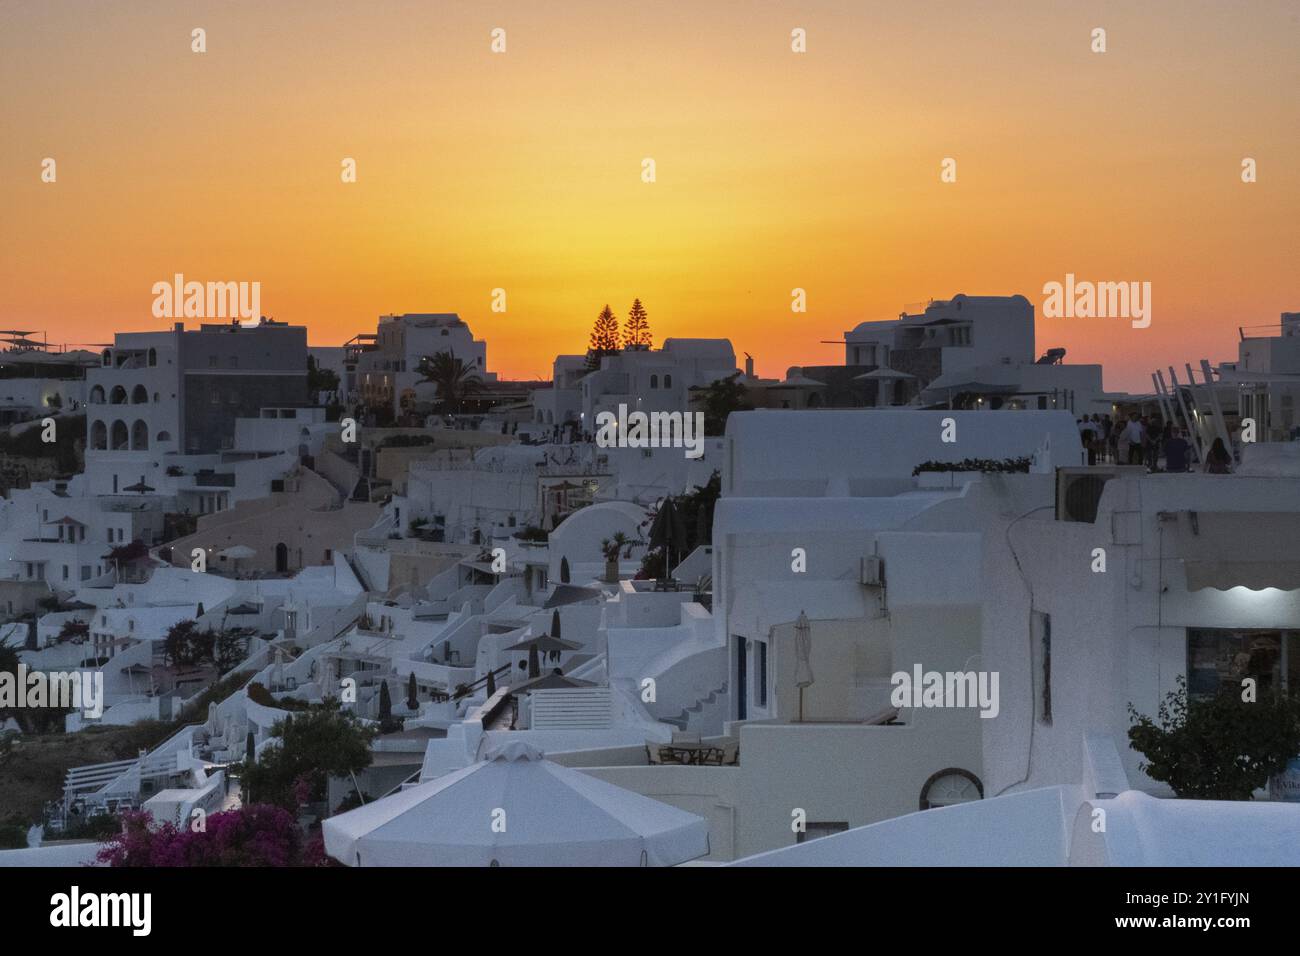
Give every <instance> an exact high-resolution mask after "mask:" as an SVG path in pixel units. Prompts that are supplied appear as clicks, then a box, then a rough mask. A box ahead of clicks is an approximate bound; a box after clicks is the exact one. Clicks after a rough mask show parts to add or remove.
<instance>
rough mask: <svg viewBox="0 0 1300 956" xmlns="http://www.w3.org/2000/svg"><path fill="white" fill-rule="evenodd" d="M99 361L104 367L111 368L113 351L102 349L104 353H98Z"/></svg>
mask: <svg viewBox="0 0 1300 956" xmlns="http://www.w3.org/2000/svg"><path fill="white" fill-rule="evenodd" d="M100 359H101V360H102V362H103V364H104V366H105V367H109V366H111V365H112V364H113V350H112V349H104V351H103V352H101V353H100Z"/></svg>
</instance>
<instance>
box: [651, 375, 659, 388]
mask: <svg viewBox="0 0 1300 956" xmlns="http://www.w3.org/2000/svg"><path fill="white" fill-rule="evenodd" d="M650 387H651V388H658V387H659V376H658V375H651V376H650Z"/></svg>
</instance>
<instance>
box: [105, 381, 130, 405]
mask: <svg viewBox="0 0 1300 956" xmlns="http://www.w3.org/2000/svg"><path fill="white" fill-rule="evenodd" d="M108 402H109V404H110V405H125V404H126V389H124V388H123V387H122V386H121V385H114V386H113V390H112V391H111V392H109V393H108Z"/></svg>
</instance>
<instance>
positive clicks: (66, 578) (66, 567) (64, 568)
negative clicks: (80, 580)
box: [63, 564, 68, 581]
mask: <svg viewBox="0 0 1300 956" xmlns="http://www.w3.org/2000/svg"><path fill="white" fill-rule="evenodd" d="M63 580H65V581H66V580H68V566H67V565H66V564H65V565H64V566H63Z"/></svg>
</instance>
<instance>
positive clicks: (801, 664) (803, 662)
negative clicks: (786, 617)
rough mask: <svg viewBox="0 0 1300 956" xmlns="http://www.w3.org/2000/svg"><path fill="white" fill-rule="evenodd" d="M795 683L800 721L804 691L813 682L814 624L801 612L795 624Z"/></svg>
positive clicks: (800, 718)
mask: <svg viewBox="0 0 1300 956" xmlns="http://www.w3.org/2000/svg"><path fill="white" fill-rule="evenodd" d="M794 653H795V664H794V683H795V686H796V687H798V688H799V720H801V721H802V720H803V689H804V688H805V687H809V686H811V685H812V682H813V672H812V661H811V657H812V623H811V622H810V621H809V620H808V615H807V614H805V613H804V612H803V611H800V612H799V618H798V620H796V621H795V622H794Z"/></svg>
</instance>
